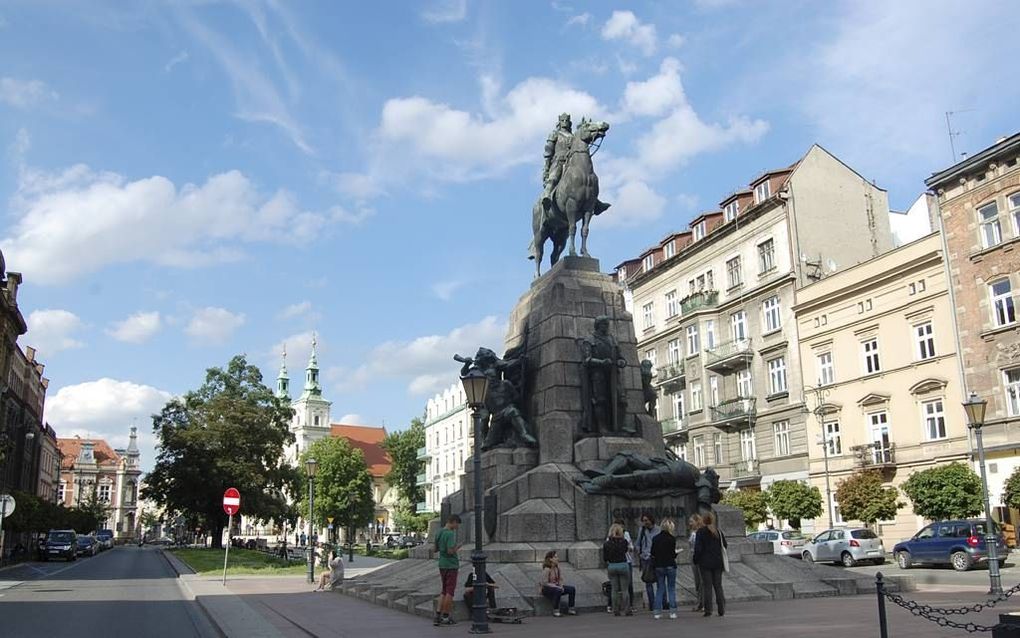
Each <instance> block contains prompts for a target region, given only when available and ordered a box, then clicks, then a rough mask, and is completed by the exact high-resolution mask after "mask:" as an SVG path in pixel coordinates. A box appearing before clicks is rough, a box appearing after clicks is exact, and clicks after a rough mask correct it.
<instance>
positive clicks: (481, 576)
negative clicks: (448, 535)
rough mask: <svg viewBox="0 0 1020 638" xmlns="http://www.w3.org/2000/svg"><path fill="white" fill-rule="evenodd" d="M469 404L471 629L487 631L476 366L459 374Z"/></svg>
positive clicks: (481, 387) (481, 399) (482, 391)
mask: <svg viewBox="0 0 1020 638" xmlns="http://www.w3.org/2000/svg"><path fill="white" fill-rule="evenodd" d="M460 382H461V384H463V386H464V394H465V395H466V396H467V403H468V406H469V407H470V408H471V419H472V421H473V423H474V433H475V442H474V451H473V457H474V458H473V467H474V492H475V549H474V551H473V552H471V563H472V564H473V565H474V568H475V585H474V595H475V600H474V604H472V605H471V633H473V634H487V633H490V629H489V619H488V617H487V616H486V609H485V607H486V594H487V593H488V589H489V586H488V578H487V577H486V575H485V558H486V556H485V550H483V549H482V518H483V516H484V515H485V505H484V501H483V500H482V415H481V409H482V406H484V405H485V395H486V393H488V391H489V378H488V377H487V376H485V373H483V372H482V371H481V370H479V369H478V368H471V369H469V370H468V371H467V374H465V375H464V376H462V377H461V378H460Z"/></svg>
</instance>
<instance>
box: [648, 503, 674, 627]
mask: <svg viewBox="0 0 1020 638" xmlns="http://www.w3.org/2000/svg"><path fill="white" fill-rule="evenodd" d="M675 531H676V526H675V525H674V524H673V521H671V520H668V519H667V520H664V521H662V531H661V532H659V534H658V535H657V536H656V537H655V538H654V539H653V540H652V564H654V565H655V582H656V585H655V605H654V606H653V607H652V613H653V614H654V616H653V618H655V619H656V620H658V619H660V618H662V610H663V608H665V609H666V610H667V611H668V612H669V617H670V618H672V619H674V620H676V536H674V535H673V533H674V532H675Z"/></svg>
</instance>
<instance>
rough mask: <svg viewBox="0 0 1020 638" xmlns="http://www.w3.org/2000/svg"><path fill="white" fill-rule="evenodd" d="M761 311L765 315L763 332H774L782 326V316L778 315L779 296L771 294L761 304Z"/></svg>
mask: <svg viewBox="0 0 1020 638" xmlns="http://www.w3.org/2000/svg"><path fill="white" fill-rule="evenodd" d="M761 308H762V313H763V314H764V315H765V332H766V333H769V332H775V331H776V330H779V329H780V328H782V327H783V321H782V318H781V317H780V315H779V297H778V296H775V295H773V296H772V297H769V298H768V299H766V300H765V301H763V302H762V304H761Z"/></svg>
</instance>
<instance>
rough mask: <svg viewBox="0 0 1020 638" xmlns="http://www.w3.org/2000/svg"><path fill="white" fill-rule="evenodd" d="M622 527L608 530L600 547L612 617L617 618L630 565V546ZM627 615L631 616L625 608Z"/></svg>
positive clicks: (618, 526) (625, 588)
mask: <svg viewBox="0 0 1020 638" xmlns="http://www.w3.org/2000/svg"><path fill="white" fill-rule="evenodd" d="M623 533H624V532H623V526H622V525H616V524H614V525H613V526H612V527H610V528H609V538H608V539H606V542H605V543H603V545H602V560H604V561H606V572H607V573H608V575H609V588H610V591H611V592H612V593H611V600H612V603H613V604H612V607H613V615H614V616H619V615H620V612H621V611H622V610H623V601H624V594H625V592H626V590H627V582H628V581H629V580H630V572H631V569H632V568H631V564H630V562H628V560H627V554H628V551H629V549H630V545H629V544H628V543H627V539H625V538H624V537H623ZM627 615H628V616H631V615H633V614H632V613H631V611H630V608H629V607H628V608H627Z"/></svg>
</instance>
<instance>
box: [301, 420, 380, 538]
mask: <svg viewBox="0 0 1020 638" xmlns="http://www.w3.org/2000/svg"><path fill="white" fill-rule="evenodd" d="M310 458H312V459H315V461H316V464H317V465H318V472H317V473H316V476H315V511H314V512H313V515H314V518H315V521H314V522H315V523H316V524H317V525H321V526H323V527H324V526H325V525H326V518H327V517H328V516H332V517H334V518H333V525H334V526H336V527H339V528H345V527H347V528H351V527H353V528H359V527H363V526H364V525H367V524H368V523H369V522H371V521H372V519H373V517H374V515H375V502H374V501H373V499H372V475H371V474H369V472H368V466H367V465H366V464H365V455H364V454H363V453H362V451H361V450H359V449H357V448H355V447H353V446H352V445H351V444H350V443H349V442H348V441H347V439H340V438H333V437H327V438H325V439H319V440H318V441H316V442H315V443H312V444H311V445H310V446H308V449H306V450H305V452H304V454H302V455H301V466H302V467H304V462H305V461H307V460H308V459H310ZM301 480H302V485H301V491H300V492H298V493H299V494H300V495H301V499H300V501H299V502H298V504H297V511H299V512H302V513H304V512H307V511H308V478H307V477H304V476H303V478H302V479H301Z"/></svg>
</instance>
